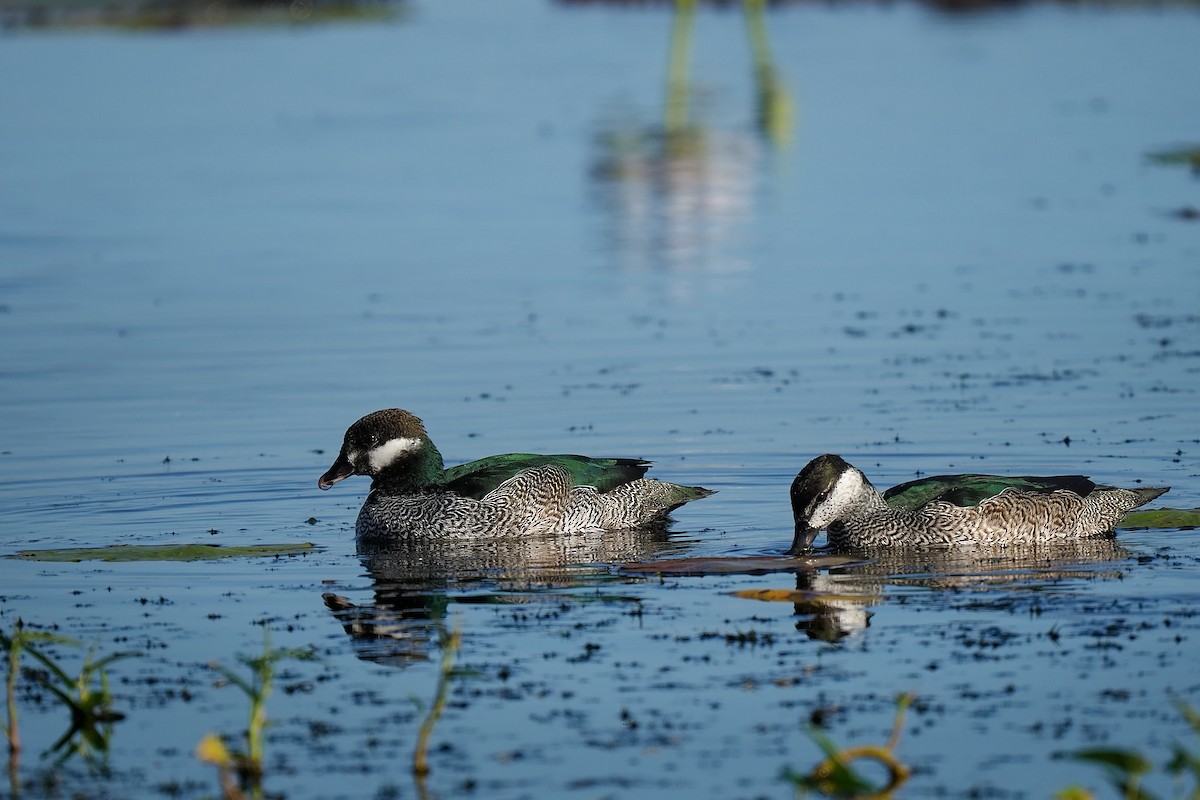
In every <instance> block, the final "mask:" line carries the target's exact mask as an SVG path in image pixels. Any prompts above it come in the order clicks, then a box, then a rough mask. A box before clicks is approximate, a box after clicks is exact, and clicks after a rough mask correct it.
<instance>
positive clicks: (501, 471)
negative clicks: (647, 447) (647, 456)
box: [446, 453, 650, 499]
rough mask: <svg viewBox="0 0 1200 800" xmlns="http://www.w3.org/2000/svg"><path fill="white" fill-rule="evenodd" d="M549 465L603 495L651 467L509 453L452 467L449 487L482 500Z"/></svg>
mask: <svg viewBox="0 0 1200 800" xmlns="http://www.w3.org/2000/svg"><path fill="white" fill-rule="evenodd" d="M546 464H554V465H556V466H559V467H562V468H563V469H565V470H566V471H567V472H569V473H571V477H572V478H574V480H575V484H576V485H577V486H595V487H596V488H597V489H599V490H600V491H601V492H607V491H609V490H611V489H615V488H617V487H618V486H620V485H622V484H625V483H629V482H630V481H633V480H637V479H638V478H640V477H642V476H643V475H645V474H646V470H647V469H649V468H650V462H649V461H643V460H641V459H639V458H589V457H588V456H575V455H565V454H564V455H551V456H543V455H537V454H534V453H506V454H504V455H499V456H488V457H487V458H481V459H479V460H478V461H471V462H468V463H466V464H460V465H458V466H457V467H451V468H450V469H448V470H446V488H448V489H449V490H450V491H452V492H454V493H456V494H460V495H463V496H465V497H474V498H476V499H479V498H481V497H483V496H484V495H485V494H487V493H488V492H490V491H492V490H493V489H495V488H496V487H497V486H499V485H500V484H502V483H504V482H505V481H506V480H508V479H509V478H511V477H512V476H514V475H516V474H517V473H518V472H520V471H521V470H525V469H529V468H530V467H538V466H543V465H546Z"/></svg>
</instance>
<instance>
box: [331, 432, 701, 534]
mask: <svg viewBox="0 0 1200 800" xmlns="http://www.w3.org/2000/svg"><path fill="white" fill-rule="evenodd" d="M649 467H650V462H649V461H645V460H642V459H637V458H591V457H588V456H580V455H569V454H560V455H538V454H533V453H505V454H502V455H493V456H487V457H486V458H481V459H479V460H477V461H471V462H469V463H466V464H461V465H459V466H456V467H451V468H450V469H446V468H445V466H444V462H443V461H442V454H441V452H439V451H438V449H437V447H436V446H435V445H434V443H433V441H432V440H431V439H430V438H429V434H428V433H427V432H426V430H425V425H424V423H423V422H422V421H421V420H420V418H418V417H416V416H414V415H413V414H411V413H410V412H408V411H405V410H404V409H400V408H386V409H382V410H380V411H375V412H372V413H370V414H367V415H366V416H365V417H362V418H361V419H359V420H358V421H356V422H355V423H354V424H353V425H351V426H350V427H349V428H348V429H347V430H346V434H345V436H344V437H343V440H342V447H341V450H340V451H339V452H338V455H337V458H336V459H335V460H334V462H333V465H332V466H331V467H330V468H329V469H328V470H326V471H325V474H323V475H322V476H321V477H320V478H319V479H318V480H317V486H318V487H319V488H321V489H322V490H324V489H329V488H330V487H331V486H333V485H334V484H336V483H338V482H339V481H342V480H344V479H346V478H349V477H351V476H352V475H363V476H366V477H369V478H370V479H371V491H370V493H369V494H368V495H367V499H366V500H365V501H364V502H363V506H362V509H361V510H360V511H359V513H358V518H357V520H356V522H355V526H354V527H355V535H356V536H357V538H358V539H359V540H360V541H364V540H365V541H375V542H381V541H383V542H385V541H387V540H390V539H403V538H406V537H417V536H421V537H443V538H459V539H463V538H486V537H505V536H534V535H539V534H567V533H585V532H598V531H607V530H624V529H634V528H641V527H645V526H650V525H654V524H657V523H661V522H663V521H665V519H666V517H667V515H668V514H670V512H672V511H674V510H675V509H676V508H678V507H679V506H681V505H683V504H684V503H688V502H691V501H692V500H698V499H700V498H702V497H707V496H709V495H711V494H713V492H712V491H711V490H709V489H705V488H703V487H700V486H681V485H678V484H674V483H666V482H665V481H658V480H654V479H652V478H646V477H644V476H645V474H646V471H647V470H648V469H649Z"/></svg>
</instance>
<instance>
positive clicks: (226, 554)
mask: <svg viewBox="0 0 1200 800" xmlns="http://www.w3.org/2000/svg"><path fill="white" fill-rule="evenodd" d="M320 549H321V548H319V547H317V546H316V545H315V544H312V543H311V542H300V543H298V544H251V545H234V546H230V545H221V544H113V545H109V546H107V547H67V548H62V549H58V550H21V551H20V552H18V553H15V554H13V555H8V556H4V557H5V558H20V559H25V560H27V561H212V560H215V559H219V558H262V557H265V556H275V557H278V556H297V555H306V554H308V553H313V552H318V551H319V550H320Z"/></svg>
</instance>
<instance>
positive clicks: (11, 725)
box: [4, 620, 21, 800]
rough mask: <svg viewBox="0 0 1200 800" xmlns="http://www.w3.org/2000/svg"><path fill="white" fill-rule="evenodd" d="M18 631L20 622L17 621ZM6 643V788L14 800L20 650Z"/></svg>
mask: <svg viewBox="0 0 1200 800" xmlns="http://www.w3.org/2000/svg"><path fill="white" fill-rule="evenodd" d="M17 626H18V631H19V630H20V626H21V621H20V620H17ZM7 643H8V675H7V677H6V680H5V684H6V685H5V695H4V696H5V700H6V702H7V703H8V725H7V726H6V727H5V729H4V733H5V735H6V736H7V737H8V786H9V793H10V794H11V795H12V796H13V798H14V800H15V798H17V797H18V796H20V793H21V729H20V727H19V726H18V724H17V674H18V672H19V671H20V669H21V650H20V647H19V646H18V645H17V643H16V641H15V639H9V640H8V641H7Z"/></svg>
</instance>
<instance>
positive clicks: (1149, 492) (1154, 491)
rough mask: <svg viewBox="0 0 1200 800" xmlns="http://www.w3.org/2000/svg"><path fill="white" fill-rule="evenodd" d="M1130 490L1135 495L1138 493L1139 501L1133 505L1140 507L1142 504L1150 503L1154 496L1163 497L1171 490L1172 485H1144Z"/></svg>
mask: <svg viewBox="0 0 1200 800" xmlns="http://www.w3.org/2000/svg"><path fill="white" fill-rule="evenodd" d="M1129 491H1131V492H1133V493H1134V494H1135V495H1137V503H1135V504H1134V506H1133V507H1134V508H1140V507H1141V506H1144V505H1146V503H1149V502H1150V501H1151V500H1153V499H1154V498H1156V497H1162V496H1163V495H1164V494H1166V493H1167V492H1169V491H1171V487H1170V486H1142V487H1139V488H1137V489H1130V490H1129Z"/></svg>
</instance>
